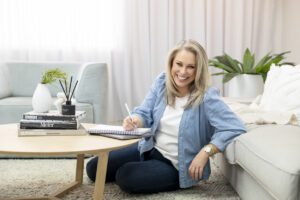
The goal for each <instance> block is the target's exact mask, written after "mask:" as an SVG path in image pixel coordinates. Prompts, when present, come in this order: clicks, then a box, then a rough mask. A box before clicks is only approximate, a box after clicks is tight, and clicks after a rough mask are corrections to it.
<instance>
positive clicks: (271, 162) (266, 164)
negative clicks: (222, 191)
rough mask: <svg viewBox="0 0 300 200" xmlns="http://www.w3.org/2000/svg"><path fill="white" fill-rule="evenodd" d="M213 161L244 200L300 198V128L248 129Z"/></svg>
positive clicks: (270, 127) (268, 126)
mask: <svg viewBox="0 0 300 200" xmlns="http://www.w3.org/2000/svg"><path fill="white" fill-rule="evenodd" d="M213 160H214V163H215V164H216V165H217V166H218V167H219V168H220V169H221V171H222V172H223V174H224V175H225V176H226V177H227V179H228V180H229V181H230V183H231V185H232V186H233V187H234V189H235V190H236V191H237V193H238V194H239V196H240V197H241V198H242V199H245V200H253V199H259V200H265V199H272V200H273V199H278V200H297V199H298V200H299V199H300V127H299V126H292V125H275V124H269V125H252V126H249V127H248V132H247V133H246V134H243V135H241V136H239V137H237V138H236V139H235V140H234V141H233V142H232V143H231V144H229V145H228V147H227V148H226V150H225V152H224V153H223V154H216V155H215V156H214V158H213Z"/></svg>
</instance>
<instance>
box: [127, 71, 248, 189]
mask: <svg viewBox="0 0 300 200" xmlns="http://www.w3.org/2000/svg"><path fill="white" fill-rule="evenodd" d="M165 82H166V75H165V73H161V74H160V75H159V76H158V77H157V79H156V80H155V82H154V83H153V85H152V87H151V89H150V91H149V92H148V94H147V95H146V97H145V99H144V101H143V103H142V104H141V105H140V106H138V107H136V108H135V109H134V110H133V112H132V114H134V115H137V116H138V117H139V118H140V119H141V120H142V122H143V126H144V127H147V128H151V132H152V134H153V135H155V133H156V131H157V128H158V126H159V123H160V119H161V117H162V115H163V113H164V110H165V108H166V105H167V104H166V95H165V91H166V87H165ZM245 132H246V129H245V127H244V125H243V123H242V122H241V121H240V120H239V118H238V117H237V116H236V115H235V114H234V113H233V112H232V111H231V110H230V109H229V107H228V106H227V105H226V104H225V103H224V102H223V101H222V100H221V99H220V96H219V93H218V91H217V89H215V88H209V89H208V90H207V91H206V93H205V95H204V99H203V102H202V103H201V104H200V105H198V106H197V107H190V108H187V109H185V110H184V112H183V114H182V118H181V121H180V125H179V133H178V134H179V135H178V165H179V166H178V167H179V168H178V171H179V183H180V187H181V188H187V187H191V186H193V185H196V184H197V183H198V181H195V180H193V179H192V178H191V177H190V175H189V173H188V169H189V166H190V164H191V162H192V160H193V159H194V157H195V156H196V155H197V154H198V153H199V151H200V150H201V148H203V147H204V146H205V145H206V144H208V143H212V144H214V145H216V146H217V147H218V149H220V150H221V151H224V150H225V148H226V146H227V145H228V144H229V143H230V142H231V141H232V140H233V139H234V138H235V137H237V136H239V135H240V134H242V133H245ZM154 143H155V141H154V137H153V136H152V137H147V138H144V139H142V140H140V142H139V145H138V149H139V151H140V154H141V155H142V154H143V153H144V152H146V151H149V150H151V149H152V148H153V147H154ZM210 173H211V171H210V163H209V162H208V163H207V165H206V166H205V168H204V172H203V176H202V178H203V179H208V177H209V175H210Z"/></svg>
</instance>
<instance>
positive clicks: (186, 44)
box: [166, 40, 210, 108]
mask: <svg viewBox="0 0 300 200" xmlns="http://www.w3.org/2000/svg"><path fill="white" fill-rule="evenodd" d="M181 50H186V51H189V52H191V53H193V54H194V55H195V58H196V65H195V67H196V76H195V80H194V81H193V82H192V83H191V85H190V96H189V99H188V101H187V103H186V105H185V106H184V108H188V107H192V106H197V105H199V104H200V103H202V101H203V97H204V93H205V91H206V90H207V88H208V87H209V81H210V75H209V72H208V58H207V55H206V52H205V50H204V48H203V47H202V46H201V45H200V44H199V43H198V42H197V41H195V40H183V41H181V42H179V43H178V44H177V45H176V46H175V47H174V48H173V49H172V50H171V51H170V53H169V56H168V59H167V73H166V76H167V77H166V95H167V104H168V105H171V106H174V104H175V97H179V96H180V93H179V91H178V89H177V86H176V83H175V81H174V79H173V77H172V74H171V70H172V65H173V61H174V59H175V56H176V55H177V53H178V52H180V51H181Z"/></svg>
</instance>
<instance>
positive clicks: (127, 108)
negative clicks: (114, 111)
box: [125, 103, 136, 128]
mask: <svg viewBox="0 0 300 200" xmlns="http://www.w3.org/2000/svg"><path fill="white" fill-rule="evenodd" d="M125 108H126V110H127V112H128V114H129V117H130V119H131V121H132V123H133V118H132V115H131V113H130V110H129V107H128V105H127V103H125ZM134 128H136V125H135V124H134Z"/></svg>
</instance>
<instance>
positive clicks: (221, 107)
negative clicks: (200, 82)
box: [204, 88, 246, 152]
mask: <svg viewBox="0 0 300 200" xmlns="http://www.w3.org/2000/svg"><path fill="white" fill-rule="evenodd" d="M204 109H205V113H206V116H207V118H208V121H209V123H210V125H211V126H213V127H214V130H215V131H214V133H213V135H212V137H211V141H210V143H212V144H214V145H215V146H216V147H217V148H218V149H219V150H220V151H222V152H223V151H224V150H225V148H226V146H227V145H228V144H229V143H230V142H231V141H232V140H233V139H234V138H235V137H237V136H239V135H240V134H243V133H245V132H246V129H245V126H244V124H243V123H242V121H241V120H240V119H239V118H238V117H237V116H236V115H235V114H234V113H233V112H232V111H231V110H230V108H229V107H228V106H227V105H226V104H225V103H224V102H223V101H222V100H221V99H220V95H219V92H218V90H217V89H215V88H210V89H209V90H208V91H207V93H206V94H205V97H204Z"/></svg>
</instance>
